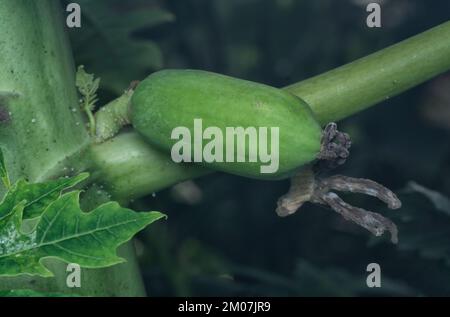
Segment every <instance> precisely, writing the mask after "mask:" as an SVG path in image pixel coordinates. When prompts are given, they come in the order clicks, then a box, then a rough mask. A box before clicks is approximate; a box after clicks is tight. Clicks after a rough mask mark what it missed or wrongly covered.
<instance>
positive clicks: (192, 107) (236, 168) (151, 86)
mask: <svg viewBox="0 0 450 317" xmlns="http://www.w3.org/2000/svg"><path fill="white" fill-rule="evenodd" d="M194 119H202V124H203V130H204V129H206V128H207V127H211V126H213V127H218V128H220V129H221V131H222V134H223V136H224V155H223V157H224V161H225V157H226V153H225V148H226V145H225V143H226V142H227V141H229V140H228V139H226V138H225V135H226V132H225V131H226V127H243V128H248V127H255V128H256V129H257V131H258V128H259V127H267V128H268V134H269V136H270V137H271V133H270V127H278V128H279V168H278V171H277V172H275V173H261V170H260V167H261V165H267V164H266V163H263V162H260V161H259V159H258V162H249V160H248V147H249V145H248V139H247V140H246V144H245V146H246V152H245V153H246V160H245V162H236V151H235V159H234V162H226V161H225V162H211V163H206V162H203V163H202V164H204V165H205V166H208V167H211V168H214V169H217V170H221V171H224V172H228V173H232V174H237V175H241V176H246V177H251V178H259V179H282V178H286V177H289V176H291V175H292V174H293V173H294V172H295V171H296V170H298V169H299V168H300V167H301V166H303V165H305V164H306V163H309V162H311V161H313V160H314V159H316V156H317V154H318V153H319V151H320V140H321V128H320V125H319V124H318V122H317V121H316V120H315V118H314V116H313V113H312V111H311V109H310V108H309V106H308V105H307V104H306V103H305V102H304V101H303V100H301V99H300V98H298V97H296V96H294V95H292V94H290V93H288V92H285V91H283V90H280V89H277V88H273V87H270V86H267V85H263V84H259V83H254V82H250V81H246V80H242V79H236V78H233V77H229V76H225V75H220V74H216V73H211V72H206V71H200V70H163V71H159V72H156V73H153V74H152V75H150V76H149V77H147V78H146V79H145V80H144V81H142V82H141V83H140V84H139V85H138V87H137V88H136V90H135V92H134V95H133V97H132V100H131V122H132V124H133V126H134V128H135V129H136V130H137V131H138V132H139V133H141V134H142V135H143V136H144V137H145V138H146V139H147V141H149V142H150V143H152V144H155V145H156V146H158V147H160V148H162V149H164V150H166V151H167V152H168V153H170V151H171V148H172V146H173V145H174V144H175V143H177V142H178V140H177V139H171V133H172V130H173V129H174V128H176V127H180V126H184V127H187V128H189V130H190V131H191V136H192V139H191V140H193V139H194V137H193V135H194V128H193V127H194ZM209 141H210V140H203V148H204V146H205V144H207V143H208V142H209ZM191 143H193V141H192V142H191ZM267 143H268V144H269V145H270V144H271V139H270V138H269V140H268V141H267ZM235 146H236V140H235ZM191 148H192V151H193V148H194V145H193V144H191ZM270 150H271V149H270ZM269 153H270V151H269ZM192 157H193V155H192Z"/></svg>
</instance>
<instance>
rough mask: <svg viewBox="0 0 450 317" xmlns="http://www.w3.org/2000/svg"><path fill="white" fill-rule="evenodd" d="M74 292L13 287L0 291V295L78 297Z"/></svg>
mask: <svg viewBox="0 0 450 317" xmlns="http://www.w3.org/2000/svg"><path fill="white" fill-rule="evenodd" d="M78 296H79V295H75V294H63V293H43V292H38V291H34V290H31V289H13V290H9V291H1V292H0V297H78Z"/></svg>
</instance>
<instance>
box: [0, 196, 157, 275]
mask: <svg viewBox="0 0 450 317" xmlns="http://www.w3.org/2000/svg"><path fill="white" fill-rule="evenodd" d="M79 193H80V192H79V191H73V192H69V193H66V194H64V195H62V196H61V197H60V198H58V199H57V200H55V201H54V202H52V203H51V204H50V205H49V206H48V207H47V209H46V210H45V211H44V213H43V214H42V216H41V218H40V220H39V222H38V224H37V226H36V227H35V229H34V230H33V231H31V232H30V233H26V234H25V233H22V232H21V231H20V228H21V225H22V212H23V208H24V203H23V202H22V203H20V204H18V205H17V206H16V207H15V208H14V209H13V212H11V213H10V214H9V215H8V216H7V217H4V218H3V219H2V220H0V275H4V276H16V275H19V274H31V275H40V276H44V277H49V276H53V274H52V273H51V272H50V271H49V270H48V269H47V268H45V266H44V265H43V264H42V263H41V262H42V260H43V259H45V258H48V257H55V258H59V259H61V260H63V261H65V262H67V263H77V264H79V265H80V266H81V267H86V268H100V267H107V266H111V265H114V264H117V263H121V262H123V261H124V259H122V258H120V257H118V256H117V254H116V249H117V247H118V246H119V245H121V244H123V243H125V242H127V241H128V240H130V239H131V238H132V237H133V235H134V234H136V233H137V232H138V231H140V230H142V229H143V228H144V227H146V226H147V225H149V224H150V223H152V222H154V221H156V220H158V219H161V218H163V217H165V215H164V214H162V213H159V212H140V213H137V212H134V211H132V210H130V209H126V208H122V207H120V205H119V204H118V203H115V202H109V203H106V204H103V205H101V206H99V207H98V208H96V209H94V210H93V211H92V212H89V213H84V212H82V211H81V209H80V206H79Z"/></svg>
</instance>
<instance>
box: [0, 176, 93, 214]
mask: <svg viewBox="0 0 450 317" xmlns="http://www.w3.org/2000/svg"><path fill="white" fill-rule="evenodd" d="M88 176H89V174H88V173H82V174H80V175H77V176H74V177H71V178H60V179H57V180H53V181H48V182H46V183H34V184H30V183H28V182H26V181H25V180H19V181H18V182H17V183H16V184H14V186H13V187H12V188H11V189H10V190H9V192H8V193H7V194H6V196H5V198H4V199H3V201H2V203H1V204H0V220H1V219H3V218H4V217H6V216H8V214H9V213H10V212H11V211H12V209H13V208H14V207H15V206H16V205H17V204H18V203H20V202H21V201H24V210H23V218H24V219H31V218H35V217H39V216H40V215H41V214H42V213H43V212H44V210H45V208H47V206H48V205H50V203H52V202H53V201H55V200H56V199H58V197H59V196H60V195H61V192H62V191H63V190H65V189H68V188H70V187H73V186H75V185H76V184H78V183H80V182H81V181H83V180H85V179H86V178H87V177H88Z"/></svg>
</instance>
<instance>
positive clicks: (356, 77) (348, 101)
mask: <svg viewBox="0 0 450 317" xmlns="http://www.w3.org/2000/svg"><path fill="white" fill-rule="evenodd" d="M449 69H450V21H448V22H445V23H443V24H441V25H438V26H436V27H434V28H432V29H430V30H428V31H425V32H423V33H420V34H418V35H416V36H413V37H411V38H409V39H406V40H404V41H402V42H399V43H397V44H395V45H392V46H390V47H387V48H385V49H382V50H380V51H378V52H376V53H373V54H371V55H368V56H366V57H363V58H361V59H358V60H356V61H354V62H352V63H349V64H346V65H344V66H341V67H339V68H336V69H333V70H331V71H328V72H326V73H323V74H321V75H318V76H315V77H312V78H309V79H306V80H304V81H301V82H298V83H295V84H292V85H290V86H287V87H285V88H284V89H286V90H287V91H289V92H291V93H293V94H294V95H297V96H299V97H300V98H302V99H303V100H305V101H306V102H307V103H308V104H309V105H310V107H311V109H312V110H313V112H314V113H315V114H316V117H317V119H318V120H319V122H320V123H321V124H322V125H324V124H326V123H328V122H332V121H338V120H341V119H344V118H346V117H348V116H350V115H352V114H354V113H357V112H359V111H362V110H364V109H366V108H368V107H370V106H372V105H374V104H376V103H378V102H380V101H382V100H385V99H388V98H391V97H393V96H395V95H398V94H400V93H401V92H403V91H405V90H407V89H409V88H411V87H414V86H416V85H418V84H420V83H422V82H424V81H426V80H428V79H430V78H432V77H434V76H436V75H439V74H441V73H443V72H445V71H447V70H449Z"/></svg>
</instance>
